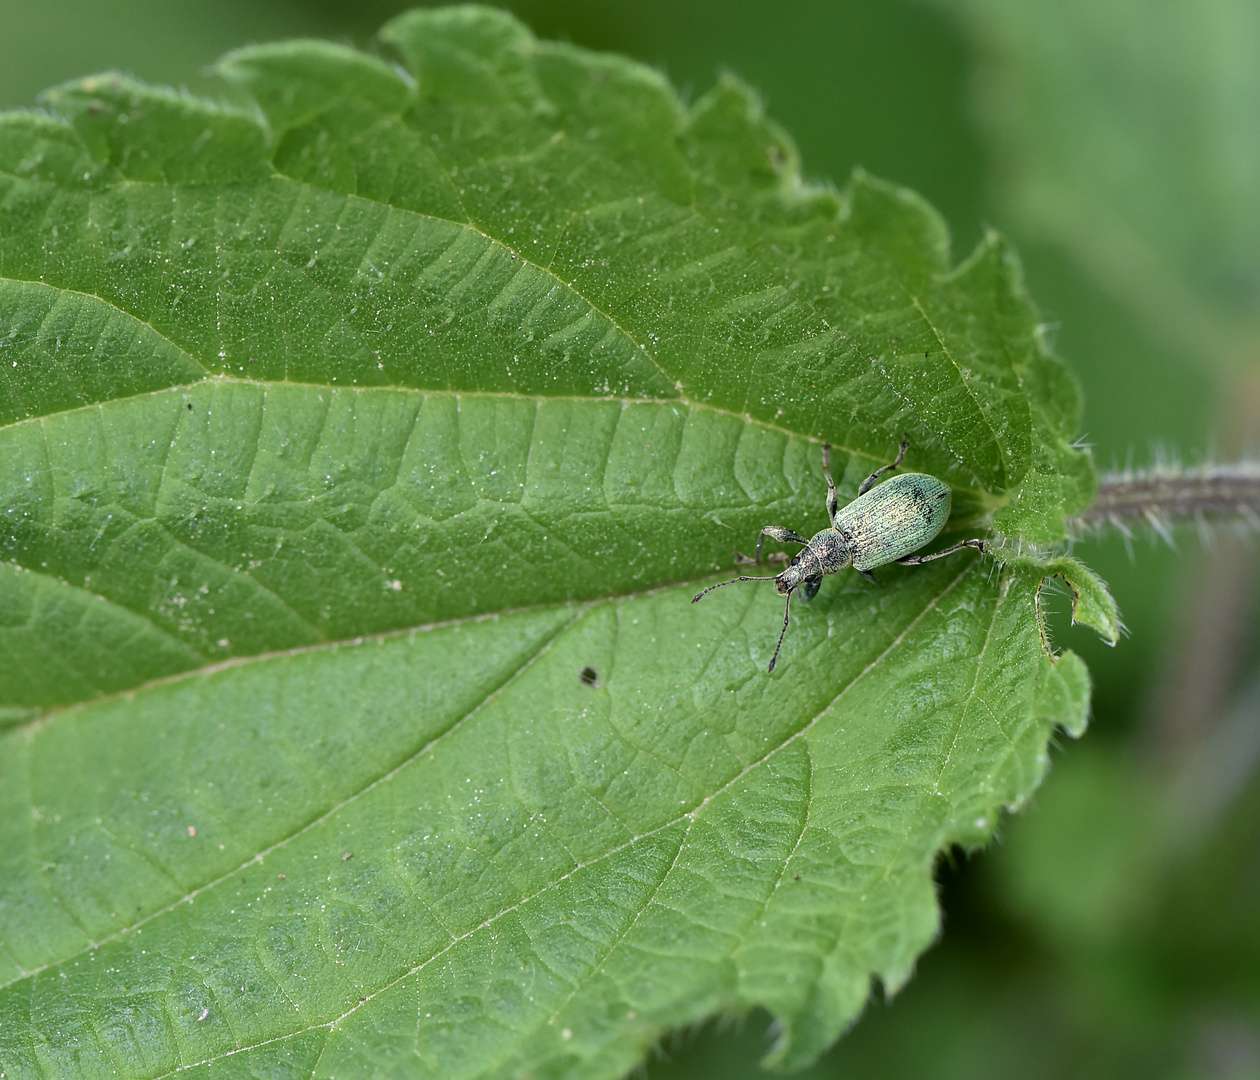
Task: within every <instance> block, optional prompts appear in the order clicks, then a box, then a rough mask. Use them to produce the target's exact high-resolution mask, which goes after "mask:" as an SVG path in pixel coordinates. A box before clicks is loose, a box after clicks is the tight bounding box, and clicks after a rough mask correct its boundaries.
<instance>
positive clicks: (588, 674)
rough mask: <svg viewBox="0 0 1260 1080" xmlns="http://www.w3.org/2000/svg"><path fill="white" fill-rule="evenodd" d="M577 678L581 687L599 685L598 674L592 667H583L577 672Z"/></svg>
mask: <svg viewBox="0 0 1260 1080" xmlns="http://www.w3.org/2000/svg"><path fill="white" fill-rule="evenodd" d="M578 678H579V679H581V680H582V685H583V686H598V685H599V672H597V671H596V670H595V669H594V668H593V667H584V668H583V669H582V670H581V671H580V672H578Z"/></svg>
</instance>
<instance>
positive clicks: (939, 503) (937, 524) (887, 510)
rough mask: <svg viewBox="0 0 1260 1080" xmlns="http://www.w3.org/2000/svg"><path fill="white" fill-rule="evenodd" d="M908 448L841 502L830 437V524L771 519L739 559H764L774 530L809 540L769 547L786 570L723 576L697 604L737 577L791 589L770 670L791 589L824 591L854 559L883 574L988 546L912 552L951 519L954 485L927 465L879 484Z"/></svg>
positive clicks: (972, 543)
mask: <svg viewBox="0 0 1260 1080" xmlns="http://www.w3.org/2000/svg"><path fill="white" fill-rule="evenodd" d="M909 448H910V443H909V441H908V440H906V439H902V441H901V447H900V449H899V450H898V452H897V458H896V460H895V461H894V462H893V463H892V464H891V465H885V466H883V468H880V469H876V470H875V471H874V472H873V473H871V475H870V476H868V477H867V478H866V479H865V480H863V481H862V483H861V486H860V487H859V488H858V493H857V498H856V499H854V500H853V501H852V502H851V503H848V504H846V505H845V506H843V507H842V506H840V505H839V500H838V499H837V497H836V482H835V481H834V480H833V479H832V478H831V444H830V443H823V452H822V456H823V476H825V477H826V478H827V518H828V520H829V521H830V522H831V526H830V528H826V529H823V530H822V531H821V532H819V533H815V534H814V536H813V537H811V538H810V539H808V540H806V539H805V537H803V536H801V535H800V534H798V533H795V532H793V531H792V530H791V529H785V528H783V527H782V526H780V525H767V526H766V527H765V528H764V529H762V530H761V534H760V535H759V536H758V537H757V554H756V556H755V558H752V559H750V558H748V556H747V555H740V554H738V553H736V556H735V560H736V562H740V563H756V564H757V565H761V562H762V559H761V548H762V545H763V544H764V543H765V540H766V537H767V536H768V537H770V539H771V540H778V541H779V542H780V543H785V544H804V545H805V548H804V550H803V551H800V552H798V553H797V554H796V555H792V556H789V555H788V554H787V553H786V552H782V551H780V552H775V553H773V554H772V555H770V556H769V557H768V558H767V559H766V562H783V563H787V566H786V567H785V568H784V570H783V571H782V572H781V573H779V574H776V575H775V576H774V577H749V576H747V575H743V576H740V577H737V578H731V580H730V581H721V582H718V584H716V585H710V586H709V587H708V588H707V589H705V590H704V591H703V592H699V593H696V595H695V596H693V597H692V598H691V602H692V603H693V604H694V603H695V602H696V601H697V600H699V599H701V597H703V596H705V595H706V594H707V593H711V592H712V591H713V590H714V589H720V588H722V587H723V586H725V585H734V584H735V583H736V582H737V581H773V582H774V587H775V589H776V590H777V591H778V593H779V595H780V596H785V597H787V603H786V607H785V608H784V611H783V629H782V630H780V631H779V642H778V644H777V645H776V646H775V647H774V655H773V656H772V657H771V658H770V669H769V670H771V671H773V670H774V665H775V664H776V663H777V662H778V659H779V650H780V649H781V648H783V638H784V635H786V634H787V628H788V623H789V621H790V620H791V617H792V594H793V593H794V592H795V591H796V590H797V589H800V591H801V594H802V595H803V597H804V599H805V600H806V602H808V601H810V600H812V599H813V598H814V597H815V596H817V595H818V587H819V586H820V585H821V584H822V579H823V575H824V574H835V573H838V572H839V571H841V570H847V569H848V568H849V567H850V566H851V567H853V569H854V570H856V571H857V572H858V573H859V574H862V575H863V576H864V577H868V578H870V579H871V580H872V581H874V582H878V581H879V579H878V578H877V577H876V576H875V575H874V574H873V573H872V571H873V570H874V569H875V567H877V566H884V565H885V564H887V563H891V562H898V563H901V564H902V565H903V566H918V565H919V564H920V563H925V562H931V561H932V560H933V559H940V558H943V557H944V556H946V555H952V554H953V553H954V552H956V551H962V550H963V548H975V549H977V550H978V551H980V552H981V553H983V552H984V551H985V542H984V541H983V540H963V541H962V542H961V543H958V544H955V545H954V546H953V547H947V548H945V549H944V550H943V551H936V552H933V553H932V554H931V555H912V554H911V552H914V551H918V550H919V548H921V547H923V545H924V544H927V543H930V542H931V541H932V540H934V539H935V538H936V537H937V536H938V535H939V534H940V531H941V530H942V529H943V528H945V522H947V521H948V520H949V510H950V490H949V486H948V485H947V484H945V483H942V482H941V481H940V480H938V479H937V478H936V477H935V476H929V475H928V474H927V473H902V474H901V475H900V476H894V477H892V479H890V480H886V481H885V482H884V483H882V484H880V485H879V487H875V482H876V481H877V480H878V479H879V478H880V477H881V476H883V475H884V473H886V472H889V471H891V470H892V469H895V468H896V467H897V466H898V465H900V464H901V461H902V459H903V458H904V457H905V456H906V451H907V450H908V449H909Z"/></svg>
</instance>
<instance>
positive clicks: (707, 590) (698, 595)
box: [691, 575, 778, 604]
mask: <svg viewBox="0 0 1260 1080" xmlns="http://www.w3.org/2000/svg"><path fill="white" fill-rule="evenodd" d="M775 576H776V577H777V576H778V575H775ZM774 580H775V578H773V577H748V576H746V575H745V576H744V577H733V578H731V580H730V581H719V582H718V583H717V584H716V585H710V586H709V587H708V588H707V589H705V590H704V591H703V592H698V593H696V595H695V596H693V597H692V598H691V602H692V603H693V604H694V603H695V602H696V601H697V600H699V599H700V597H702V596H704V595H705V593H711V592H712V591H713V590H714V589H720V588H722V587H723V586H724V585H734V584H735V582H737V581H774Z"/></svg>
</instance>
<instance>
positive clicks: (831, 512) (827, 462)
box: [823, 442, 840, 529]
mask: <svg viewBox="0 0 1260 1080" xmlns="http://www.w3.org/2000/svg"><path fill="white" fill-rule="evenodd" d="M823 476H825V477H826V478H827V521H828V522H829V523H830V525H831V527H832V528H833V529H834V528H835V527H836V510H837V509H838V507H839V505H840V500H839V499H837V498H836V482H835V481H834V480H833V479H831V443H829V442H825V443H823Z"/></svg>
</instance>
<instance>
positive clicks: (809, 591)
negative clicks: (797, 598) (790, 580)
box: [801, 574, 822, 604]
mask: <svg viewBox="0 0 1260 1080" xmlns="http://www.w3.org/2000/svg"><path fill="white" fill-rule="evenodd" d="M821 587H822V574H818V575H817V576H815V577H807V578H806V579H805V580H804V582H802V583H801V599H802V600H804V601H805V603H807V604H808V603H809V602H810V601H811V600H812V599H814V597H815V596H817V595H818V590H819V589H820V588H821Z"/></svg>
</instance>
